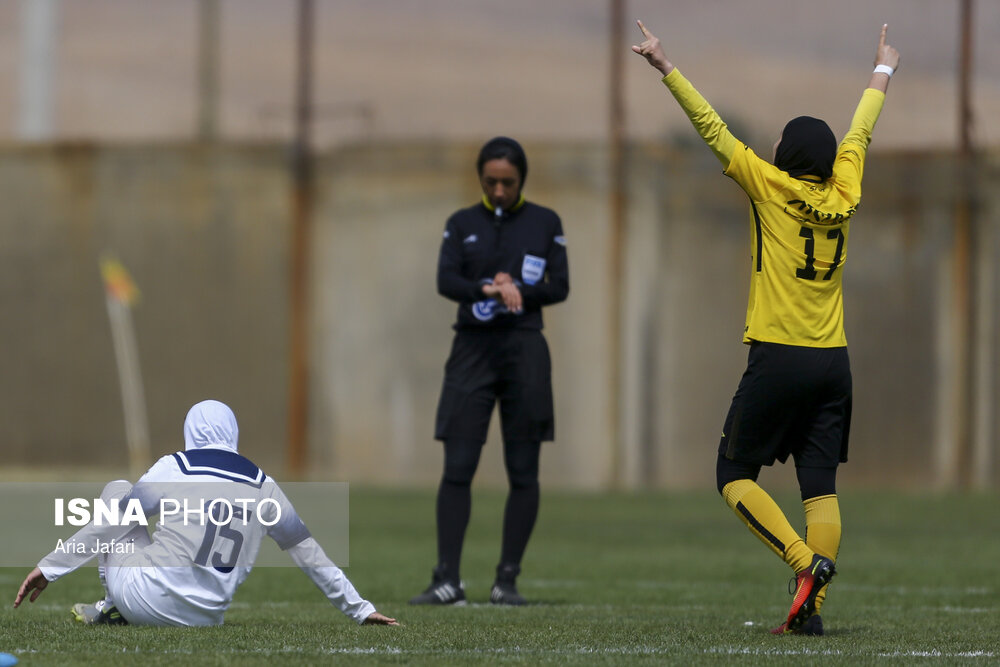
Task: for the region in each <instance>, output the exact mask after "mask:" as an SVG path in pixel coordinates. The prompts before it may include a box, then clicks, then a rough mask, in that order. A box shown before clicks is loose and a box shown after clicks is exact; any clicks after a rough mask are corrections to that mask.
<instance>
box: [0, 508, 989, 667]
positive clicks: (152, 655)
mask: <svg viewBox="0 0 1000 667" xmlns="http://www.w3.org/2000/svg"><path fill="white" fill-rule="evenodd" d="M503 498H504V496H503V494H502V493H500V492H490V491H480V490H478V489H474V493H473V517H472V523H471V525H470V527H469V532H468V535H467V539H466V548H465V554H464V559H463V569H462V572H463V577H464V579H465V582H466V591H467V595H468V597H469V600H470V604H469V606H467V607H464V608H450V607H449V608H427V607H410V606H408V605H407V604H406V600H408V599H409V598H410V597H411V596H412V595H414V594H416V593H418V592H419V591H421V590H422V589H423V588H424V587H426V585H427V583H428V581H429V578H430V571H431V567H432V566H433V564H434V556H435V546H434V532H433V530H434V519H433V507H434V497H433V493H432V492H428V491H405V492H404V491H384V490H378V491H376V490H367V489H353V490H352V492H351V549H350V553H351V562H350V567H348V568H346V572H347V574H348V576H349V577H350V578H351V580H352V581H353V582H354V583H355V585H356V586H357V587H358V589H359V590H360V591H361V593H362V595H364V596H366V597H367V598H369V599H370V600H372V601H373V602H374V603H375V604H376V605H377V606H378V608H379V610H380V611H382V612H383V613H386V614H389V615H391V616H395V617H397V618H398V619H399V620H400V621H401V622H402V623H403V627H399V628H387V627H368V626H364V627H360V626H356V625H354V624H353V623H351V622H350V621H348V620H347V619H346V618H345V617H344V616H343V615H341V614H340V613H339V612H338V611H336V610H335V609H333V607H332V606H330V605H329V603H327V601H326V600H325V599H324V598H323V597H322V596H321V594H320V593H319V591H317V590H316V589H315V588H314V587H313V585H312V583H311V582H310V581H309V579H308V578H306V577H305V576H304V575H303V574H302V573H300V572H299V571H298V570H297V569H296V568H294V567H289V568H257V569H255V570H254V572H253V573H252V574H251V575H250V578H249V580H248V581H247V583H246V584H244V586H243V587H242V588H241V589H240V591H239V593H238V595H237V597H236V600H235V601H234V603H233V606H232V608H231V609H230V611H229V613H228V614H227V616H226V624H225V625H224V626H222V627H216V628H197V629H176V628H138V627H83V626H80V625H76V624H74V623H73V622H72V621H71V620H70V615H69V607H70V606H71V604H72V603H74V602H79V601H93V600H96V599H97V598H99V597H100V596H101V592H100V586H99V584H98V582H97V575H96V570H95V569H94V568H87V569H85V570H82V571H79V572H76V573H74V574H73V575H71V576H69V577H67V578H65V579H63V580H61V581H59V582H56V583H55V584H52V585H51V586H50V587H49V588H48V589H47V590H46V591H45V592H44V593H43V594H42V597H41V598H40V599H39V600H38V602H36V603H34V604H33V605H31V604H28V603H25V604H24V605H23V606H22V607H21V608H20V609H17V610H14V609H11V608H10V607H9V602H8V604H7V605H5V606H4V608H3V611H0V617H2V618H0V652H8V653H13V654H14V655H16V656H17V657H18V658H19V659H20V661H21V662H20V664H21V665H25V666H28V665H67V664H73V665H101V666H102V667H106V666H107V665H109V664H114V665H119V664H139V665H143V666H147V665H176V664H177V663H182V664H184V665H202V664H208V665H229V664H238V665H257V664H272V663H278V664H281V665H314V664H328V663H334V662H343V661H345V660H349V661H350V662H351V663H359V664H368V663H376V664H433V665H442V664H444V665H447V664H456V665H457V664H463V665H464V664H497V663H513V664H531V665H535V664H602V665H604V664H628V665H634V664H683V665H697V664H730V663H741V664H765V663H766V664H768V665H771V664H777V665H780V664H789V665H802V664H820V663H822V664H824V665H827V664H834V665H838V664H842V665H859V664H883V663H889V664H899V665H912V664H934V665H939V664H957V663H963V664H964V663H971V664H984V665H985V664H1000V637H998V630H1000V621H998V618H1000V575H998V568H997V563H998V562H1000V539H998V535H1000V512H998V510H997V506H998V504H997V500H998V499H997V497H996V496H995V495H987V496H971V495H970V496H950V495H949V496H941V495H902V494H873V493H869V492H850V491H848V492H846V493H843V494H842V498H841V503H842V504H841V509H842V514H843V520H844V526H845V529H844V540H843V544H842V547H841V557H840V560H839V562H838V570H839V575H838V576H837V577H836V578H835V579H834V582H833V584H832V586H831V591H830V597H829V599H828V601H827V604H826V605H825V606H824V608H823V619H824V622H825V626H826V630H827V635H826V636H824V637H789V636H781V637H775V636H772V635H770V634H769V633H768V629H769V628H771V627H773V626H775V625H777V624H779V623H780V622H781V621H782V620H783V619H784V616H785V615H786V613H787V610H788V606H789V604H790V602H791V598H790V596H789V595H788V593H787V591H786V583H787V580H788V578H789V577H790V574H791V572H790V570H789V569H788V568H787V567H786V566H785V565H784V564H783V563H782V562H780V561H779V560H778V559H777V558H776V557H775V556H774V555H773V554H772V553H771V552H770V551H768V550H767V549H766V548H765V547H764V546H763V545H761V544H760V543H759V542H758V541H757V540H756V538H754V537H753V536H752V535H751V534H750V533H749V531H747V529H746V528H745V527H744V526H743V524H741V523H740V522H739V521H738V520H737V519H736V517H735V516H733V514H732V512H731V511H730V510H729V509H728V508H727V507H726V506H725V504H724V503H723V502H722V500H721V499H720V498H719V496H718V495H717V494H715V493H708V492H705V493H683V494H637V495H607V494H601V495H585V494H567V493H548V492H545V491H544V490H543V495H542V510H541V515H540V517H539V522H538V525H537V528H536V530H535V536H534V538H533V540H532V543H531V544H530V545H529V548H528V553H527V555H526V557H525V561H524V564H523V565H524V573H523V575H522V577H521V581H520V582H519V587H520V589H521V592H522V593H523V594H524V595H525V596H526V597H527V598H528V599H529V600H531V601H532V604H530V605H529V606H527V607H523V608H497V607H494V606H492V605H490V604H489V603H488V602H487V600H488V596H489V587H490V584H491V582H492V577H493V569H494V567H495V565H496V560H497V558H498V555H499V548H500V546H499V534H500V521H501V516H502V512H503ZM777 499H778V500H779V502H780V503H781V505H782V507H784V508H785V510H786V512H787V513H788V515H789V517H790V518H791V519H792V523H793V525H797V526H799V527H800V528H801V523H802V519H801V505H800V504H799V502H798V498H797V496H795V495H788V494H785V495H779V496H778V497H777ZM5 539H15V536H10V535H7V536H5ZM40 555H41V554H40ZM26 573H27V569H24V570H16V569H3V570H0V584H2V588H3V590H4V591H6V592H5V593H4V595H6V596H7V599H8V600H9V601H12V600H13V597H14V594H15V592H16V589H17V586H18V585H19V584H20V582H21V579H22V578H23V577H24V575H25V574H26Z"/></svg>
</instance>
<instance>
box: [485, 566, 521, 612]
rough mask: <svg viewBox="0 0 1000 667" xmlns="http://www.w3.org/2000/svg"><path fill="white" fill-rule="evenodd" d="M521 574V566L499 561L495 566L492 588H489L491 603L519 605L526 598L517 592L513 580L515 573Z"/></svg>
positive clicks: (515, 578)
mask: <svg viewBox="0 0 1000 667" xmlns="http://www.w3.org/2000/svg"><path fill="white" fill-rule="evenodd" d="M519 574H521V567H520V566H519V565H514V564H511V563H506V564H504V563H501V564H500V565H498V566H497V578H496V581H494V582H493V589H492V590H490V602H492V603H493V604H506V605H511V606H515V607H520V606H521V605H523V604H525V603H526V602H527V600H525V599H524V597H522V595H521V594H520V593H518V592H517V586H515V585H514V582H515V581H516V580H517V575H519Z"/></svg>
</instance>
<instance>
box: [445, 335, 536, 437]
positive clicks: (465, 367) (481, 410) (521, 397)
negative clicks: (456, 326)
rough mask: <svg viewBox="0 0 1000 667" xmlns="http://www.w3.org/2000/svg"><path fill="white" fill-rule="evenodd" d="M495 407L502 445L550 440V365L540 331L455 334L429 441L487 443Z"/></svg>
mask: <svg viewBox="0 0 1000 667" xmlns="http://www.w3.org/2000/svg"><path fill="white" fill-rule="evenodd" d="M498 400H499V401H500V425H501V430H502V433H503V438H504V440H505V441H508V442H510V441H514V440H534V441H543V440H552V439H553V437H554V435H555V420H554V418H553V409H552V361H551V359H550V357H549V346H548V344H547V343H546V342H545V337H544V336H543V335H542V332H541V331H538V330H535V329H503V330H488V331H458V332H456V333H455V340H454V342H453V343H452V346H451V354H450V355H449V356H448V362H447V363H446V364H445V369H444V384H443V386H442V388H441V398H440V400H439V401H438V409H437V420H436V424H435V428H434V437H435V438H436V439H438V440H448V439H452V438H456V439H457V438H461V439H468V440H478V441H479V442H481V443H482V442H486V433H487V431H488V430H489V425H490V415H492V413H493V406H494V404H495V403H496V401H498Z"/></svg>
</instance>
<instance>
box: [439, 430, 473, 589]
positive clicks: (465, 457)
mask: <svg viewBox="0 0 1000 667" xmlns="http://www.w3.org/2000/svg"><path fill="white" fill-rule="evenodd" d="M482 446H483V443H481V442H477V441H475V440H446V441H445V443H444V475H443V476H442V477H441V485H440V487H438V495H437V507H436V516H437V538H438V566H437V571H436V574H437V575H438V576H440V577H442V578H443V579H444V580H445V581H450V582H452V583H458V582H459V581H460V578H461V577H460V573H459V565H460V563H461V560H462V543H463V542H464V540H465V529H466V528H467V527H468V525H469V515H470V513H471V511H472V477H473V475H475V474H476V468H477V467H478V465H479V454H480V452H481V451H482Z"/></svg>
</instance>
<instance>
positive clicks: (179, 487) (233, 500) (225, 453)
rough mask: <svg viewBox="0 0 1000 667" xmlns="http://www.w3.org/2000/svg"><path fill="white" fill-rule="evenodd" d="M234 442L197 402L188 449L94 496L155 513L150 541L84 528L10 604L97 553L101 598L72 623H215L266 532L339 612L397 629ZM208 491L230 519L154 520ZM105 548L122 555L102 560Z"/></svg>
mask: <svg viewBox="0 0 1000 667" xmlns="http://www.w3.org/2000/svg"><path fill="white" fill-rule="evenodd" d="M238 436H239V430H238V428H237V425H236V417H235V416H234V415H233V412H232V410H230V409H229V407H227V406H226V405H225V404H223V403H220V402H218V401H202V402H201V403H198V404H196V405H195V406H194V407H192V408H191V410H190V411H189V412H188V414H187V418H186V419H185V420H184V444H185V451H183V452H176V453H174V454H170V455H167V456H164V457H163V458H161V459H160V460H159V461H157V462H156V463H154V464H153V466H152V467H151V468H150V469H149V470H148V471H147V472H146V474H144V475H143V476H142V477H141V478H140V479H139V481H138V482H136V484H135V486H131V485H130V484H129V483H128V482H126V481H124V480H118V481H114V482H110V483H109V484H108V485H107V486H105V487H104V491H103V492H102V494H101V499H102V500H103V501H104V502H105V504H109V503H111V502H112V501H114V500H115V499H117V500H118V503H119V507H122V508H127V507H128V506H129V504H131V505H133V506H135V505H136V503H135V500H136V499H137V500H138V503H139V504H141V506H142V511H143V512H144V515H145V516H146V517H149V516H152V515H155V514H160V521H159V523H157V525H156V530H155V531H154V532H153V535H152V538H150V535H149V533H148V532H147V530H146V527H145V526H144V525H141V524H140V523H138V522H133V523H135V524H136V525H128V523H127V522H125V521H122V523H126V525H124V526H119V525H113V524H112V525H108V522H102V523H103V525H97V524H96V522H95V521H91V523H89V524H88V525H86V526H84V527H83V528H81V529H80V530H79V531H78V532H77V533H76V534H75V535H73V537H71V538H69V539H68V540H66V542H65V544H62V547H63V548H62V549H58V548H57V550H54V551H52V552H51V553H50V554H48V555H47V556H45V557H44V558H43V559H42V560H41V561H40V562H39V563H38V567H36V568H35V569H34V570H32V571H31V573H30V574H29V575H28V576H27V577H26V578H25V580H24V583H22V584H21V588H20V590H18V592H17V598H16V599H15V600H14V606H15V607H17V606H18V605H20V604H21V601H22V600H24V598H25V596H27V595H28V594H29V593H30V594H31V595H30V597H29V600H30V601H31V602H34V601H35V600H36V599H37V598H38V596H39V595H40V594H41V592H42V591H43V590H44V589H45V587H46V586H47V585H48V584H49V582H51V581H55V580H56V579H58V578H59V577H62V576H63V575H65V574H67V573H69V572H72V571H73V570H75V569H77V568H79V567H80V566H82V565H85V564H86V563H87V562H89V561H90V559H91V558H93V557H94V555H95V552H97V558H98V574H99V576H100V579H101V583H102V584H103V586H104V590H105V593H106V596H105V598H104V599H103V600H100V601H98V602H97V603H96V604H85V603H80V604H77V605H75V606H74V607H73V615H74V616H75V617H76V619H77V620H78V621H81V622H83V623H87V624H121V625H124V624H135V625H172V626H202V625H221V624H222V622H223V616H224V615H225V613H226V609H228V608H229V605H230V603H231V602H232V601H233V595H235V593H236V589H237V588H238V587H239V585H240V584H241V583H243V581H244V580H245V579H246V578H247V575H249V574H250V569H251V568H252V566H253V563H254V561H255V559H256V557H257V553H258V551H259V549H260V545H261V542H262V540H263V538H264V535H265V534H266V535H268V536H269V537H271V538H272V539H274V540H275V542H277V543H278V546H280V547H281V548H282V549H283V550H284V551H286V552H287V553H288V555H289V556H291V558H292V560H293V561H294V562H295V564H296V565H298V566H299V567H300V568H301V569H302V571H303V572H305V573H306V574H307V575H308V576H309V578H310V579H312V580H313V582H314V583H315V584H316V586H318V587H319V589H320V590H321V591H322V592H323V594H324V595H326V597H327V598H328V599H329V600H330V602H332V603H333V605H334V606H335V607H337V608H338V609H340V611H342V612H343V613H344V614H346V615H347V616H349V617H350V618H352V619H354V620H355V621H356V622H358V623H365V624H377V625H398V623H397V622H396V620H395V619H392V618H389V617H387V616H383V615H382V614H380V613H378V612H377V611H376V610H375V606H374V605H372V603H371V602H368V601H367V600H365V599H364V598H362V597H361V596H360V595H359V594H358V592H357V590H355V588H354V586H353V585H352V584H351V582H350V581H349V580H348V579H347V577H346V576H344V573H343V572H342V571H341V570H340V568H338V567H337V566H336V565H335V564H334V563H333V561H331V560H330V559H329V558H328V557H327V556H326V554H325V553H324V552H323V549H322V548H321V547H320V545H319V543H317V542H316V540H315V539H314V538H313V537H312V536H311V535H310V533H309V530H308V529H307V528H306V526H305V524H304V523H303V522H302V520H301V519H300V518H299V516H298V514H296V512H295V508H294V507H292V504H291V503H290V502H289V501H288V498H286V497H285V494H284V493H282V491H281V489H280V488H279V487H278V484H277V483H276V482H275V481H274V480H273V479H271V478H270V477H268V476H267V475H265V474H264V472H263V471H262V470H260V469H259V468H258V467H257V466H256V465H254V464H253V463H252V462H251V461H250V460H249V459H246V458H244V457H242V456H240V455H239V454H238V453H237V439H238ZM206 492H208V495H209V497H208V500H207V502H208V503H209V505H210V506H212V510H213V511H216V512H218V511H219V508H224V507H228V508H235V511H230V512H229V513H217V514H216V515H215V517H214V518H215V519H216V520H215V521H212V520H208V521H204V520H202V521H199V520H197V518H198V515H194V516H192V515H191V514H187V515H186V514H185V513H184V512H168V511H166V510H164V511H163V512H161V509H163V508H164V507H167V508H170V509H173V508H174V505H173V503H175V502H178V499H180V498H188V497H198V496H201V497H202V498H204V497H205V496H206ZM161 501H163V502H164V503H166V504H164V505H163V506H161ZM213 502H214V505H212V504H213ZM95 504H96V503H95ZM255 513H257V515H256V516H255V515H254V514H255ZM207 514H208V513H206V514H203V515H201V516H202V517H205V516H206V515H207ZM95 515H96V512H95ZM125 515H128V512H127V511H126V512H125ZM227 520H228V522H227ZM102 544H103V545H108V544H117V545H119V546H120V545H125V548H118V549H107V551H109V552H110V553H100V552H101V551H102V549H101V548H100V546H99V545H102ZM66 545H70V548H67V546H66ZM73 547H76V548H73ZM117 552H124V553H117Z"/></svg>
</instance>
